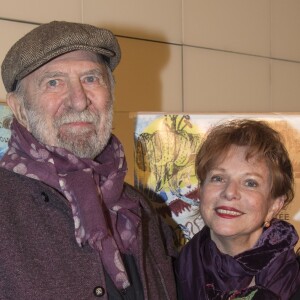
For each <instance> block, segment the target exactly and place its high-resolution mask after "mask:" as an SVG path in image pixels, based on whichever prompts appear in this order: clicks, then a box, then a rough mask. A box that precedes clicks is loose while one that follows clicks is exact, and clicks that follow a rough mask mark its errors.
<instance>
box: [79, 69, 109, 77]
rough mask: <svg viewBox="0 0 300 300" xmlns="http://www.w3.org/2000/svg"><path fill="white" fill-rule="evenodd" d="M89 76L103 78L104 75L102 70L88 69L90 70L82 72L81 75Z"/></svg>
mask: <svg viewBox="0 0 300 300" xmlns="http://www.w3.org/2000/svg"><path fill="white" fill-rule="evenodd" d="M90 74H92V75H98V76H99V75H101V76H103V75H104V70H102V69H100V68H95V69H90V70H87V71H85V72H83V73H82V74H81V75H90Z"/></svg>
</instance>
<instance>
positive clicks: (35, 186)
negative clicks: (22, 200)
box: [0, 167, 43, 195]
mask: <svg viewBox="0 0 300 300" xmlns="http://www.w3.org/2000/svg"><path fill="white" fill-rule="evenodd" d="M40 189H43V186H42V184H41V183H40V182H39V181H38V180H35V179H32V178H30V177H27V176H24V175H21V174H17V173H15V172H13V171H9V170H6V169H4V168H2V167H0V191H1V193H0V195H1V194H4V193H5V194H6V195H8V194H11V193H12V194H15V193H19V191H20V190H22V193H24V194H25V193H26V191H27V192H28V193H29V194H31V193H32V192H34V191H38V190H40Z"/></svg>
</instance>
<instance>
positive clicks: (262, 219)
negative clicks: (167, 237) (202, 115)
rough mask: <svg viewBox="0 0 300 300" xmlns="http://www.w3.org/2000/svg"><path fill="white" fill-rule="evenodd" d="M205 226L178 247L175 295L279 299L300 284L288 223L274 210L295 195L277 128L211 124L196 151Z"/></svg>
mask: <svg viewBox="0 0 300 300" xmlns="http://www.w3.org/2000/svg"><path fill="white" fill-rule="evenodd" d="M196 173H197V176H198V179H199V189H200V213H201V216H202V218H203V220H204V222H205V226H204V228H203V229H202V230H201V231H200V232H199V233H197V234H196V235H195V236H194V237H193V238H192V240H191V241H190V242H189V243H188V244H187V245H186V246H185V247H184V248H183V249H182V251H181V253H180V256H179V258H178V260H177V262H176V272H177V276H178V281H179V285H180V289H181V291H182V298H183V299H188V300H193V299H200V300H205V299H214V300H217V299H224V300H225V299H264V300H272V299H283V300H288V299H291V297H292V296H293V295H294V294H295V293H296V291H297V289H298V288H299V287H300V269H299V264H298V262H297V256H296V254H295V251H294V246H295V245H296V243H297V241H298V235H297V233H296V231H295V229H294V227H293V226H292V225H291V224H289V223H287V222H285V221H281V220H279V219H276V215H277V214H278V213H279V212H280V210H281V209H283V208H285V207H286V206H287V205H288V204H289V203H290V202H291V201H292V199H293V197H294V190H293V183H294V178H293V170H292V165H291V161H290V159H289V156H288V153H287V151H286V149H285V147H284V145H283V143H282V141H281V138H280V135H279V133H278V132H276V131H274V130H273V129H272V128H270V127H269V126H268V125H267V124H266V123H264V122H261V121H254V120H234V121H230V122H226V123H223V124H221V125H218V126H216V127H214V128H213V129H212V130H211V131H210V133H209V134H208V136H207V137H206V139H205V141H204V142H203V144H202V146H201V148H200V150H199V152H198V154H197V157H196Z"/></svg>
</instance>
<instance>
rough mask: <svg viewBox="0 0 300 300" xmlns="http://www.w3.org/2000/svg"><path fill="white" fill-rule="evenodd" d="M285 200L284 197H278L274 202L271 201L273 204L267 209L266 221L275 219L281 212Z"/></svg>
mask: <svg viewBox="0 0 300 300" xmlns="http://www.w3.org/2000/svg"><path fill="white" fill-rule="evenodd" d="M285 200H286V196H280V197H277V198H275V199H274V200H271V201H273V203H272V205H271V207H270V209H269V213H268V220H267V221H271V220H272V219H273V218H275V217H276V216H277V215H278V213H279V212H280V211H281V210H282V208H283V206H284V202H285Z"/></svg>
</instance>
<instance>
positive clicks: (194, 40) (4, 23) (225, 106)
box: [0, 0, 300, 183]
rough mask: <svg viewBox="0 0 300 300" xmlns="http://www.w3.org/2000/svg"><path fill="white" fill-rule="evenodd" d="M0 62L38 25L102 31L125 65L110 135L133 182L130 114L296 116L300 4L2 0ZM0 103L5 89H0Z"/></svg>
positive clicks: (294, 0) (288, 0) (269, 0)
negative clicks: (79, 25)
mask: <svg viewBox="0 0 300 300" xmlns="http://www.w3.org/2000/svg"><path fill="white" fill-rule="evenodd" d="M0 5H1V10H0V41H1V47H0V61H2V60H3V58H4V55H5V53H6V51H7V50H8V49H9V47H10V46H11V45H12V43H14V41H16V40H17V39H18V38H19V37H21V36H22V35H23V34H24V33H26V32H28V31H29V30H31V29H32V28H34V27H35V26H36V24H38V23H44V22H48V21H51V20H54V19H55V20H67V21H76V22H84V23H90V24H93V25H96V26H104V27H107V28H110V29H111V30H112V31H113V32H114V33H115V34H117V35H118V38H119V42H120V44H121V47H122V50H123V60H122V61H121V64H120V66H119V67H118V68H117V70H116V72H115V76H116V81H117V90H116V97H117V98H116V106H115V124H114V126H115V129H114V131H115V133H116V134H117V135H118V136H119V138H120V139H121V141H122V142H123V144H124V145H125V149H126V154H127V158H128V162H129V173H128V177H127V180H128V181H129V182H131V183H132V182H133V130H134V118H132V117H130V116H131V113H132V112H133V113H134V112H137V111H167V112H274V111H275V112H289V111H298V112H299V111H300V101H299V99H300V84H299V79H300V18H299V15H300V1H299V0H284V1H283V0H227V1H216V0H152V1H150V0H149V1H146V0H126V1H124V0H101V1H100V0H64V1H61V0H52V1H45V0H26V1H23V0H10V1H4V0H0ZM0 99H2V100H4V99H5V90H4V87H3V85H2V83H1V84H0Z"/></svg>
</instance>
